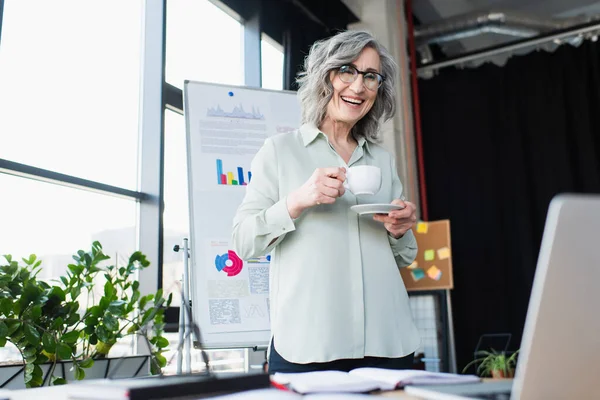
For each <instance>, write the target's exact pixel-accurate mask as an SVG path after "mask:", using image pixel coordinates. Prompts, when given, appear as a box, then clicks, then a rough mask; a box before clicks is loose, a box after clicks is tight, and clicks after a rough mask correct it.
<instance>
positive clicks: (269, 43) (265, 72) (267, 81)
mask: <svg viewBox="0 0 600 400" xmlns="http://www.w3.org/2000/svg"><path fill="white" fill-rule="evenodd" d="M260 54H261V66H262V71H261V74H262V87H263V88H265V89H273V90H282V89H283V47H282V46H281V45H280V44H279V43H277V42H276V41H274V40H273V39H271V38H270V37H269V36H267V35H265V34H264V33H263V34H262V40H261V41H260Z"/></svg>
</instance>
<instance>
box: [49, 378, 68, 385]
mask: <svg viewBox="0 0 600 400" xmlns="http://www.w3.org/2000/svg"><path fill="white" fill-rule="evenodd" d="M66 384H67V381H66V379H65V378H61V377H59V376H52V385H54V386H58V385H66Z"/></svg>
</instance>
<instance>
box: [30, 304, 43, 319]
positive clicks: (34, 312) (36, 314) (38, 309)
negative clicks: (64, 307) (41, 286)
mask: <svg viewBox="0 0 600 400" xmlns="http://www.w3.org/2000/svg"><path fill="white" fill-rule="evenodd" d="M41 316H42V306H41V305H39V304H38V305H35V306H33V308H32V309H31V318H32V319H33V320H34V321H37V320H38V319H40V317H41Z"/></svg>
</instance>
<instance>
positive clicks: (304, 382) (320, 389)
mask: <svg viewBox="0 0 600 400" xmlns="http://www.w3.org/2000/svg"><path fill="white" fill-rule="evenodd" d="M271 380H273V381H274V382H277V383H279V384H282V385H289V386H290V387H291V388H292V389H293V390H295V391H296V392H298V393H303V394H307V393H332V392H337V393H340V392H345V393H367V392H371V391H374V390H393V389H394V388H395V386H396V385H395V384H390V383H388V382H384V381H375V380H373V379H370V378H364V377H361V376H358V375H350V374H348V373H347V372H343V371H314V372H302V373H291V374H283V373H276V374H274V375H273V376H272V377H271Z"/></svg>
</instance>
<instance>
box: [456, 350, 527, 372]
mask: <svg viewBox="0 0 600 400" xmlns="http://www.w3.org/2000/svg"><path fill="white" fill-rule="evenodd" d="M518 352H519V350H517V351H515V352H514V353H512V354H511V355H510V356H509V355H507V354H506V352H504V351H500V352H498V351H496V350H494V349H491V351H486V350H481V351H478V352H477V353H476V356H478V357H477V358H475V359H474V360H473V361H471V362H470V363H468V364H467V365H466V366H465V368H464V369H463V373H465V372H466V371H467V369H468V368H469V367H470V366H472V365H475V364H479V366H478V367H477V374H478V375H479V376H491V377H492V378H496V379H500V378H512V377H514V375H515V368H516V366H517V354H518Z"/></svg>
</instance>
